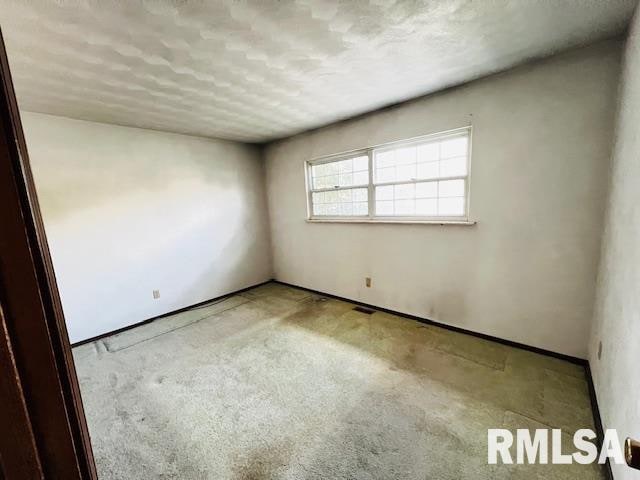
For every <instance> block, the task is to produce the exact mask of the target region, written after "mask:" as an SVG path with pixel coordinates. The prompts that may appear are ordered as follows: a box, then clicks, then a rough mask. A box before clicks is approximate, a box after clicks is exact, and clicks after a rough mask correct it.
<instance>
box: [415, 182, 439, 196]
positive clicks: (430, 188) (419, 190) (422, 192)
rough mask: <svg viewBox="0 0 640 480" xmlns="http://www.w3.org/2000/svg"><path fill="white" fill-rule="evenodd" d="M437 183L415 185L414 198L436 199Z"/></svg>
mask: <svg viewBox="0 0 640 480" xmlns="http://www.w3.org/2000/svg"><path fill="white" fill-rule="evenodd" d="M437 197H438V182H420V183H416V198H437Z"/></svg>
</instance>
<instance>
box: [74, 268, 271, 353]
mask: <svg viewBox="0 0 640 480" xmlns="http://www.w3.org/2000/svg"><path fill="white" fill-rule="evenodd" d="M272 281H273V280H272V279H269V280H265V281H264V282H260V283H256V284H255V285H250V286H248V287H245V288H241V289H240V290H235V291H233V292H229V293H225V294H224V295H220V296H218V297H214V298H210V299H208V300H204V301H202V302H198V303H194V304H193V305H189V306H187V307H183V308H179V309H177V310H172V311H170V312H167V313H163V314H161V315H157V316H155V317H151V318H147V319H146V320H142V321H140V322H136V323H132V324H131V325H126V326H124V327H122V328H118V329H117V330H112V331H110V332H106V333H102V334H100V335H96V336H95V337H91V338H87V339H86V340H80V341H79V342H75V343H72V344H71V348H74V347H79V346H80V345H85V344H87V343H91V342H95V341H96V340H101V339H103V338H106V337H110V336H111V335H117V334H118V333H122V332H126V331H127V330H131V329H133V328H136V327H141V326H142V325H146V324H147V323H151V322H153V321H155V320H160V319H161V318H165V317H169V316H171V315H176V314H178V313H182V312H186V311H187V310H191V309H192V308H198V307H201V306H203V305H206V304H207V303H211V302H215V301H217V300H221V299H223V298H225V297H230V296H232V295H237V294H239V293H242V292H246V291H247V290H251V289H252V288H256V287H260V286H262V285H266V284H267V283H271V282H272Z"/></svg>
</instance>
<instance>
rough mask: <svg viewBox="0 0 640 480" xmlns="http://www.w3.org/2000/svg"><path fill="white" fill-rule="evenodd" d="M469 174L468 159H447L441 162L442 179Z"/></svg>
mask: <svg viewBox="0 0 640 480" xmlns="http://www.w3.org/2000/svg"><path fill="white" fill-rule="evenodd" d="M466 174H467V157H453V158H447V159H445V160H442V161H441V162H440V176H441V177H458V176H461V175H466Z"/></svg>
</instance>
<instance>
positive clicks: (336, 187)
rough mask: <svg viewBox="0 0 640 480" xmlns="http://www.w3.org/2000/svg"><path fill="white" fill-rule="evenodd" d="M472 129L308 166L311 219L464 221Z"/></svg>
mask: <svg viewBox="0 0 640 480" xmlns="http://www.w3.org/2000/svg"><path fill="white" fill-rule="evenodd" d="M470 139H471V128H470V127H466V128H462V129H457V130H454V131H450V132H445V133H440V134H435V135H429V136H426V137H420V138H418V139H412V140H407V141H402V142H394V143H390V144H386V145H382V146H378V147H372V148H367V149H363V150H358V151H355V152H351V153H348V154H344V155H334V156H331V157H324V158H320V159H317V160H313V161H311V162H308V164H307V165H308V168H307V185H308V193H309V218H310V219H312V220H313V219H316V220H322V219H325V220H327V219H339V220H346V221H348V220H349V219H353V220H354V221H356V220H357V221H398V222H402V221H409V222H410V221H436V222H439V221H440V222H441V221H454V222H455V221H462V222H465V221H466V220H467V217H468V197H469V194H468V193H469V159H470V158H469V157H470V155H469V152H470V143H471V142H470Z"/></svg>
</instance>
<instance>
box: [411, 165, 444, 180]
mask: <svg viewBox="0 0 640 480" xmlns="http://www.w3.org/2000/svg"><path fill="white" fill-rule="evenodd" d="M439 175H440V164H439V163H438V162H429V163H419V164H418V168H417V174H416V178H420V179H422V178H438V176H439Z"/></svg>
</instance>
